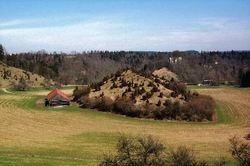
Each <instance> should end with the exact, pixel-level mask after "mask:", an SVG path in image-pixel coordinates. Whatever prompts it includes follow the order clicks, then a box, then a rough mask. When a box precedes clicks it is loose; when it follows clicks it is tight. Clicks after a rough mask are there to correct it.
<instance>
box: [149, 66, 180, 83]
mask: <svg viewBox="0 0 250 166" xmlns="http://www.w3.org/2000/svg"><path fill="white" fill-rule="evenodd" d="M152 74H153V75H154V76H157V77H159V78H163V79H166V80H169V81H170V80H171V79H174V80H176V81H179V79H178V76H177V75H176V74H175V73H173V72H171V71H170V70H168V69H167V68H166V67H163V68H161V69H159V70H155V71H154V72H153V73H152Z"/></svg>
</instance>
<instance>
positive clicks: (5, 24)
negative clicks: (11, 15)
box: [0, 20, 26, 28]
mask: <svg viewBox="0 0 250 166" xmlns="http://www.w3.org/2000/svg"><path fill="white" fill-rule="evenodd" d="M25 22H26V21H24V20H11V21H5V22H1V23H0V28H5V27H9V26H15V25H20V24H24V23H25Z"/></svg>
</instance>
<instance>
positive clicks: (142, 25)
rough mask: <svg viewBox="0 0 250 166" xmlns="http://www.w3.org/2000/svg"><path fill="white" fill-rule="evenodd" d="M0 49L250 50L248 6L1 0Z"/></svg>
mask: <svg viewBox="0 0 250 166" xmlns="http://www.w3.org/2000/svg"><path fill="white" fill-rule="evenodd" d="M0 43H1V44H2V45H3V46H4V47H5V48H6V50H7V51H8V52H10V53H18V52H28V51H38V50H43V49H44V50H47V51H48V52H53V51H57V52H60V51H62V52H71V51H77V52H81V51H90V50H109V51H119V50H125V51H174V50H181V51H184V50H197V51H216V50H218V51H229V50H250V0H209V1H208V0H0Z"/></svg>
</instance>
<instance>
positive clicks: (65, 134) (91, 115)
mask: <svg viewBox="0 0 250 166" xmlns="http://www.w3.org/2000/svg"><path fill="white" fill-rule="evenodd" d="M194 88H195V87H192V89H194ZM195 90H196V91H198V92H199V93H201V94H207V95H211V96H212V97H213V98H214V99H215V100H216V113H217V115H218V116H217V121H216V122H204V123H203V122H202V123H194V122H193V123H191V122H189V123H188V122H177V121H166V120H164V121H155V120H147V119H136V118H128V117H124V116H121V115H114V114H111V113H104V112H98V111H95V110H88V109H81V108H78V105H77V104H74V103H73V104H72V105H71V106H70V107H65V108H44V107H43V99H44V96H45V95H46V94H47V93H48V91H47V90H42V89H38V90H32V91H27V92H12V93H6V92H3V91H1V92H0V165H96V164H97V163H98V160H100V158H101V157H102V154H103V153H105V152H111V153H112V152H113V149H114V146H115V143H116V140H117V138H118V137H119V136H120V135H121V134H127V135H152V136H153V137H155V138H158V139H159V140H160V141H161V142H163V143H164V144H165V145H166V146H167V150H171V149H173V148H175V147H177V146H180V145H186V146H187V147H191V148H192V149H193V150H194V152H195V154H197V156H198V157H199V158H202V159H205V160H208V161H211V160H214V159H217V158H218V157H219V156H221V157H225V158H226V159H227V160H228V161H229V162H230V163H231V165H233V163H234V161H233V159H232V158H231V155H230V153H229V152H228V148H229V142H228V139H229V138H230V137H232V136H234V135H237V136H240V137H243V136H245V135H246V134H247V133H249V131H250V114H249V112H250V89H238V88H229V87H219V88H199V89H195ZM63 91H64V92H65V93H67V94H69V95H70V94H72V89H70V88H67V89H64V90H63Z"/></svg>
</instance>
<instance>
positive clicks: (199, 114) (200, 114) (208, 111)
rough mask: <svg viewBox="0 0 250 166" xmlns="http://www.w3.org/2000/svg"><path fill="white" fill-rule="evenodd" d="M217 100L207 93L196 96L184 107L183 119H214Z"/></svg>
mask: <svg viewBox="0 0 250 166" xmlns="http://www.w3.org/2000/svg"><path fill="white" fill-rule="evenodd" d="M214 109H215V102H214V100H213V98H212V97H210V96H205V95H198V96H194V97H193V98H192V99H191V100H190V101H189V102H187V103H186V104H185V105H184V106H183V107H182V110H181V112H182V119H183V120H189V121H203V120H209V121H212V120H213V117H214V115H215V111H214Z"/></svg>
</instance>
